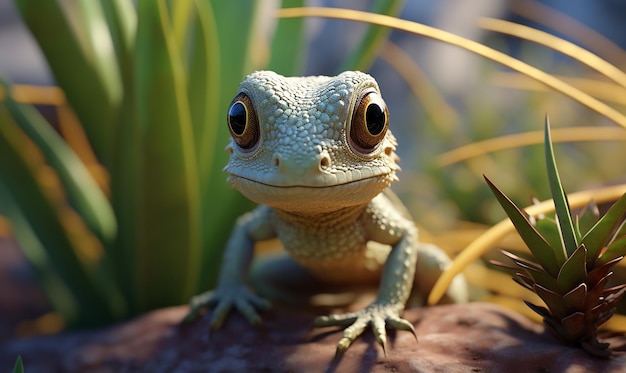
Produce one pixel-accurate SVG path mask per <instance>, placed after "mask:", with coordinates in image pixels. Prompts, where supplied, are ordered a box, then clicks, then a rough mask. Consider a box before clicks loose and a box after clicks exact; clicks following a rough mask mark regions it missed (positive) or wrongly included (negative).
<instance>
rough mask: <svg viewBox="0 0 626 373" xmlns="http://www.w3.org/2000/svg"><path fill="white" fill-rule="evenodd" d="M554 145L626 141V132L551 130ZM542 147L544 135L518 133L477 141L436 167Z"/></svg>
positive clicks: (442, 158)
mask: <svg viewBox="0 0 626 373" xmlns="http://www.w3.org/2000/svg"><path fill="white" fill-rule="evenodd" d="M552 141H554V142H583V141H626V132H625V131H624V130H623V129H622V128H615V127H599V126H598V127H568V128H557V129H553V130H552ZM542 143H543V131H532V132H525V133H517V134H514V135H507V136H501V137H494V138H490V139H487V140H484V141H477V142H473V143H471V144H467V145H465V146H461V147H459V148H456V149H453V150H451V151H449V152H446V153H443V154H441V155H440V156H439V157H437V161H436V162H437V166H438V167H446V166H450V165H451V164H454V163H458V162H462V161H465V160H467V159H470V158H474V157H478V156H481V155H485V154H489V153H493V152H497V151H502V150H507V149H515V148H521V147H524V146H528V145H538V144H542Z"/></svg>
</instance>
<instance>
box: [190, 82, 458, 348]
mask: <svg viewBox="0 0 626 373" xmlns="http://www.w3.org/2000/svg"><path fill="white" fill-rule="evenodd" d="M368 105H369V106H368ZM387 125H388V114H387V110H386V106H385V104H384V102H383V101H382V98H381V97H380V91H379V88H378V85H377V83H376V81H375V80H374V79H373V78H372V77H371V76H369V75H367V74H364V73H360V72H345V73H342V74H341V75H338V76H336V77H301V78H285V77H282V76H280V75H278V74H275V73H273V72H269V71H260V72H256V73H254V74H251V75H249V76H248V77H246V79H245V80H244V81H243V82H242V84H241V86H240V90H239V94H238V95H237V97H236V98H235V100H233V103H232V104H231V108H230V109H229V126H230V130H231V135H232V137H231V141H230V143H229V145H228V147H227V150H228V151H229V152H230V153H231V157H230V161H229V163H228V165H227V166H226V168H225V170H226V171H227V172H228V173H229V177H228V180H229V182H230V183H231V184H232V185H233V186H234V187H235V188H236V189H238V190H239V191H240V192H241V193H242V194H244V195H245V196H246V197H247V198H249V199H251V200H252V201H254V202H257V203H259V204H260V206H259V207H258V208H256V209H255V210H254V211H252V212H251V213H248V214H246V215H244V216H242V217H241V218H240V219H239V220H238V221H237V224H236V225H235V228H234V230H233V233H232V235H231V239H230V240H229V242H228V244H227V248H226V251H225V256H224V259H223V265H222V269H221V273H220V277H219V281H218V286H217V288H216V289H215V291H213V292H209V293H205V294H201V295H199V296H197V297H194V299H192V301H191V309H190V312H189V315H188V317H187V319H192V318H193V317H195V315H196V314H197V313H198V311H199V310H200V309H202V308H203V307H205V306H211V307H213V306H214V307H215V310H214V312H213V316H212V320H211V325H212V327H213V328H218V327H219V326H220V325H221V324H222V322H223V320H224V318H225V317H226V315H227V314H228V312H229V310H230V309H231V308H232V307H233V306H234V307H235V308H237V309H238V310H239V311H240V312H241V313H242V314H243V315H244V316H245V317H246V318H247V319H248V320H249V321H250V322H251V323H253V324H256V323H258V322H260V320H261V318H260V316H259V314H258V312H257V311H262V310H265V309H267V308H268V307H269V303H268V301H266V300H265V299H263V298H260V297H259V296H257V295H255V294H254V293H253V292H252V291H250V290H249V288H248V287H247V286H246V284H245V283H246V279H247V274H248V270H249V266H250V262H251V261H252V256H253V246H254V243H255V242H257V241H262V240H268V239H272V238H276V237H277V238H279V239H280V241H281V242H282V244H283V246H284V247H285V249H286V251H287V252H288V253H289V254H290V255H291V257H292V258H293V259H295V260H296V261H297V262H298V263H300V264H301V265H302V266H303V267H305V268H306V269H307V270H309V271H310V272H311V273H312V274H313V275H315V276H317V277H318V278H320V279H322V280H324V281H325V282H332V283H337V284H349V283H359V282H365V281H368V280H371V279H372V278H380V287H379V291H378V296H377V298H376V300H375V301H374V302H373V303H372V304H370V305H369V306H367V307H366V308H364V309H362V310H360V311H357V312H354V313H349V314H344V315H330V316H322V317H318V318H317V319H316V320H315V325H316V326H331V325H337V326H345V327H346V329H345V330H344V333H343V338H342V339H341V340H340V341H339V343H338V346H337V355H339V354H341V353H342V352H343V351H345V349H347V348H348V347H349V346H350V344H351V343H352V341H354V339H355V338H357V337H358V336H359V335H360V334H361V333H362V332H363V331H364V330H365V329H366V328H367V326H371V327H372V329H373V331H374V335H375V336H376V340H377V341H378V343H379V344H380V345H381V346H382V347H383V349H385V346H386V333H385V326H386V325H387V326H390V327H394V328H397V329H403V330H408V331H411V332H412V333H413V334H415V331H414V329H413V325H412V324H411V323H410V322H408V321H406V320H404V319H402V318H401V317H400V315H401V313H402V311H403V310H404V306H405V303H406V301H407V299H408V297H409V295H410V293H411V288H412V286H413V282H414V280H415V281H416V282H417V283H418V288H419V290H423V289H422V288H421V287H419V283H420V278H422V276H423V279H424V282H427V283H430V282H432V279H433V278H436V277H437V276H438V275H439V273H440V272H441V271H442V270H443V269H444V268H445V266H447V264H448V261H449V259H448V258H447V257H446V256H445V254H443V255H441V253H440V252H439V249H437V248H434V249H433V246H429V247H428V251H427V250H424V251H423V253H424V258H427V259H428V260H426V265H422V266H418V267H419V268H420V270H421V271H423V273H422V272H420V273H418V274H417V276H416V275H415V270H416V261H417V258H418V255H420V254H419V252H420V251H421V247H425V246H421V245H420V243H419V242H418V232H417V229H416V228H415V225H414V224H413V222H412V220H411V219H410V217H409V216H408V213H406V210H405V209H404V207H403V206H401V205H400V204H399V202H398V200H397V198H396V197H395V196H394V195H393V193H392V192H391V190H390V189H388V187H389V186H390V184H391V183H392V182H393V181H396V180H397V177H396V171H398V170H399V167H398V166H397V164H396V161H397V156H396V154H395V149H396V140H395V138H394V137H393V135H392V134H391V131H389V130H388V129H387ZM373 243H377V244H373ZM433 250H434V252H433ZM433 254H435V255H433ZM422 268H423V269H422ZM455 287H456V289H454V291H453V292H452V293H451V297H452V298H455V299H453V300H456V301H463V300H464V298H465V297H466V289H465V284H464V283H463V282H462V280H461V281H457V282H456V284H455ZM426 291H428V289H426ZM424 295H425V294H424Z"/></svg>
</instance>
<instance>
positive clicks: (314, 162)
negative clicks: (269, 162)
mask: <svg viewBox="0 0 626 373" xmlns="http://www.w3.org/2000/svg"><path fill="white" fill-rule="evenodd" d="M273 163H274V167H276V168H277V169H278V170H277V171H278V173H280V174H287V175H289V174H291V175H293V174H297V175H302V176H305V175H307V174H311V175H316V174H320V173H322V172H324V171H325V170H327V169H328V168H329V167H330V166H331V160H330V155H329V154H328V152H327V151H325V150H324V151H322V152H320V153H319V154H315V155H304V154H303V155H301V156H297V157H294V156H287V155H285V154H282V153H278V152H277V153H274V157H273Z"/></svg>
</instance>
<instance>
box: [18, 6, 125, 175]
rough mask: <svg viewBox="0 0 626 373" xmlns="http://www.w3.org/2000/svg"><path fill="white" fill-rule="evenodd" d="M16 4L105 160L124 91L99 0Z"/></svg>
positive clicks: (104, 160) (91, 141)
mask: <svg viewBox="0 0 626 373" xmlns="http://www.w3.org/2000/svg"><path fill="white" fill-rule="evenodd" d="M16 4H17V6H18V8H19V10H20V13H21V14H22V17H23V19H24V21H25V22H26V24H27V25H28V28H29V29H30V31H31V32H32V34H33V35H34V36H35V38H36V39H37V42H38V43H39V46H40V47H41V49H42V51H43V53H44V54H45V56H46V60H47V62H48V64H49V66H50V68H51V69H52V72H53V74H54V77H55V79H56V81H57V83H58V84H59V86H60V87H61V88H62V89H63V90H64V91H65V94H66V96H67V99H68V102H69V103H70V104H71V106H72V107H73V108H74V110H75V111H76V114H77V115H78V117H79V118H80V121H81V123H82V124H83V125H84V126H85V132H86V133H87V136H88V138H89V141H90V143H91V144H92V146H93V147H94V149H95V152H96V154H97V155H98V157H99V159H100V160H101V161H102V162H103V163H104V164H105V165H106V166H108V165H109V161H110V156H111V152H112V151H113V149H112V145H111V141H112V136H113V132H112V131H113V130H114V123H115V120H116V119H117V115H118V114H119V113H118V110H119V105H120V103H121V100H122V94H123V92H122V81H121V76H120V71H119V69H118V65H117V61H116V56H115V48H114V46H113V42H112V40H111V34H110V32H109V29H108V26H107V23H106V19H105V16H104V13H103V10H102V8H101V6H100V2H99V1H93V0H78V1H72V2H67V1H62V0H17V1H16Z"/></svg>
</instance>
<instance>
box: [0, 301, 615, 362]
mask: <svg viewBox="0 0 626 373" xmlns="http://www.w3.org/2000/svg"><path fill="white" fill-rule="evenodd" d="M186 311H187V307H186V306H180V307H174V308H167V309H163V310H158V311H154V312H151V313H149V314H146V315H144V316H142V317H139V318H137V319H134V320H131V321H128V322H125V323H122V324H120V325H116V326H112V327H109V328H106V329H102V330H94V331H82V332H74V333H66V334H60V335H54V336H43V337H33V338H28V339H20V340H14V341H11V342H8V343H6V344H5V345H4V346H2V349H1V350H0V367H11V366H13V363H14V361H15V358H16V357H17V355H22V357H23V360H24V364H25V369H26V371H27V372H29V373H35V372H551V373H552V372H555V373H556V372H567V373H578V372H600V371H602V372H605V373H609V372H611V373H612V372H626V355H617V356H615V357H614V358H612V359H608V360H601V359H596V358H591V357H589V356H588V355H586V354H585V353H584V352H583V351H582V350H579V349H575V348H568V347H564V346H561V345H559V344H557V343H556V342H555V340H554V339H553V338H552V337H551V336H549V335H546V334H545V333H544V331H543V327H541V326H540V325H537V324H535V323H533V322H531V321H529V320H528V319H526V318H525V317H523V316H521V315H519V314H516V313H514V312H512V311H509V310H506V309H504V308H501V307H499V306H496V305H492V304H486V303H470V304H465V305H446V306H436V307H428V308H419V309H411V310H407V311H406V312H405V317H406V318H407V319H408V320H409V321H411V322H413V323H414V324H415V325H416V331H417V334H418V337H419V342H416V341H415V339H414V338H413V336H412V335H411V333H409V332H405V331H393V330H390V331H389V336H388V337H389V343H388V346H387V356H386V357H385V355H384V353H383V351H382V349H381V348H380V346H378V345H377V344H376V342H375V340H374V337H373V335H372V333H371V332H370V331H366V332H365V333H364V334H363V336H362V337H360V338H359V339H358V340H357V341H355V342H354V344H353V345H352V346H351V347H350V348H349V349H348V350H347V351H346V353H345V354H344V356H343V357H342V358H341V359H340V360H339V361H336V362H335V361H333V356H334V353H335V346H336V343H337V342H338V341H339V339H340V338H341V333H340V332H339V331H338V330H337V329H335V328H320V329H317V328H312V327H311V325H312V320H313V318H314V317H315V316H316V315H315V314H314V313H311V312H305V313H299V312H296V311H294V310H288V309H282V308H278V309H274V310H272V311H270V312H267V313H266V314H265V315H264V316H265V318H264V324H263V326H261V327H251V326H250V325H248V323H247V321H245V320H244V319H243V318H242V317H241V316H239V315H237V314H233V315H232V316H230V317H229V319H228V320H227V321H226V323H225V324H224V326H223V327H222V329H220V330H217V331H211V330H210V328H209V326H208V322H209V317H210V315H208V314H205V315H204V316H202V317H200V318H199V319H198V320H196V321H194V322H192V323H190V324H184V325H181V324H180V321H181V319H182V318H183V317H184V315H185V313H186Z"/></svg>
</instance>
